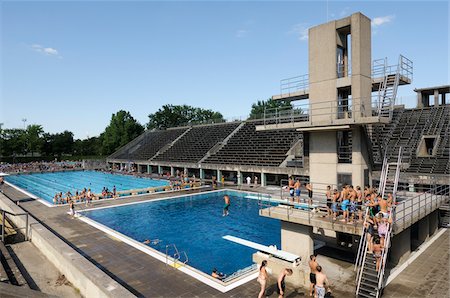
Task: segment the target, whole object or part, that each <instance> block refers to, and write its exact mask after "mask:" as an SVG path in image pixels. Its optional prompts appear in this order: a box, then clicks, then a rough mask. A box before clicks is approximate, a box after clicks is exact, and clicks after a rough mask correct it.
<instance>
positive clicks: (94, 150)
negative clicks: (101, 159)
mask: <svg viewBox="0 0 450 298" xmlns="http://www.w3.org/2000/svg"><path fill="white" fill-rule="evenodd" d="M101 145H102V144H101V139H100V138H99V137H92V138H89V139H84V140H80V139H78V140H75V143H74V144H73V154H74V155H79V156H89V155H101Z"/></svg>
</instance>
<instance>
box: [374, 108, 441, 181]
mask: <svg viewBox="0 0 450 298" xmlns="http://www.w3.org/2000/svg"><path fill="white" fill-rule="evenodd" d="M449 118H450V106H449V105H446V106H437V107H425V108H417V109H405V110H403V111H400V110H399V111H397V112H396V113H395V111H394V117H393V119H392V122H391V123H390V124H389V125H385V126H384V127H381V128H378V129H379V130H380V131H379V132H378V133H379V135H381V136H384V140H381V150H382V152H384V150H386V148H387V156H388V159H389V161H390V162H394V161H395V159H396V152H398V150H399V148H400V146H402V147H403V152H404V154H403V160H402V161H403V162H404V163H408V164H409V165H410V166H409V167H408V168H407V169H406V171H407V172H410V173H423V174H449V168H450V162H449V161H450V160H449V150H450V149H449V146H450V144H449V133H450V129H449V126H450V122H449V121H450V120H449ZM424 135H429V136H431V135H436V136H440V139H439V141H438V144H437V146H438V147H437V149H436V150H435V154H434V155H433V156H426V157H420V156H417V147H418V146H419V144H420V142H421V140H422V137H423V136H424Z"/></svg>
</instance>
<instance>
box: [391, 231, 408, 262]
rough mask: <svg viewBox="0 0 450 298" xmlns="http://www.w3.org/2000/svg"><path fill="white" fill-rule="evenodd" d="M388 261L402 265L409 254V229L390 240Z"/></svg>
mask: <svg viewBox="0 0 450 298" xmlns="http://www.w3.org/2000/svg"><path fill="white" fill-rule="evenodd" d="M389 251H390V261H391V262H392V263H393V264H401V263H403V262H404V261H405V260H406V259H407V258H408V257H409V255H410V253H411V227H409V228H407V229H406V230H404V231H403V232H401V233H400V234H397V235H395V236H394V237H393V238H392V245H391V248H390V250H389Z"/></svg>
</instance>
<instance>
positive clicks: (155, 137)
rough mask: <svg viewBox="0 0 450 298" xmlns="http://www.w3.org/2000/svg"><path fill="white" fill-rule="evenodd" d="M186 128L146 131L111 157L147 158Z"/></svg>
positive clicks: (126, 158) (127, 158)
mask: <svg viewBox="0 0 450 298" xmlns="http://www.w3.org/2000/svg"><path fill="white" fill-rule="evenodd" d="M187 129H188V128H186V127H184V128H176V129H167V130H153V131H146V132H144V133H143V134H142V135H141V136H139V137H137V138H136V139H135V140H133V141H131V142H130V143H129V144H128V145H126V146H124V147H122V148H121V149H119V150H117V151H116V152H115V153H113V154H112V155H111V156H110V158H111V159H125V160H148V159H150V158H152V157H153V156H155V154H156V153H158V151H160V150H161V149H163V148H164V147H165V146H168V145H170V144H171V143H172V142H173V141H174V140H176V139H177V138H178V137H179V136H181V135H182V134H183V133H184V132H186V130H187Z"/></svg>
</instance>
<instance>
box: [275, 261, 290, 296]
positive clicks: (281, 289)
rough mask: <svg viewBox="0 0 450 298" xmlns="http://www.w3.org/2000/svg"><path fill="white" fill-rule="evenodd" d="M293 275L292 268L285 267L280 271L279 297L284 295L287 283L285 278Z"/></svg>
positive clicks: (278, 281)
mask: <svg viewBox="0 0 450 298" xmlns="http://www.w3.org/2000/svg"><path fill="white" fill-rule="evenodd" d="M291 275H292V269H289V268H285V269H283V271H281V272H280V275H279V276H278V280H277V293H278V298H283V297H284V291H285V290H286V283H285V282H284V279H285V278H286V276H291Z"/></svg>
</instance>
